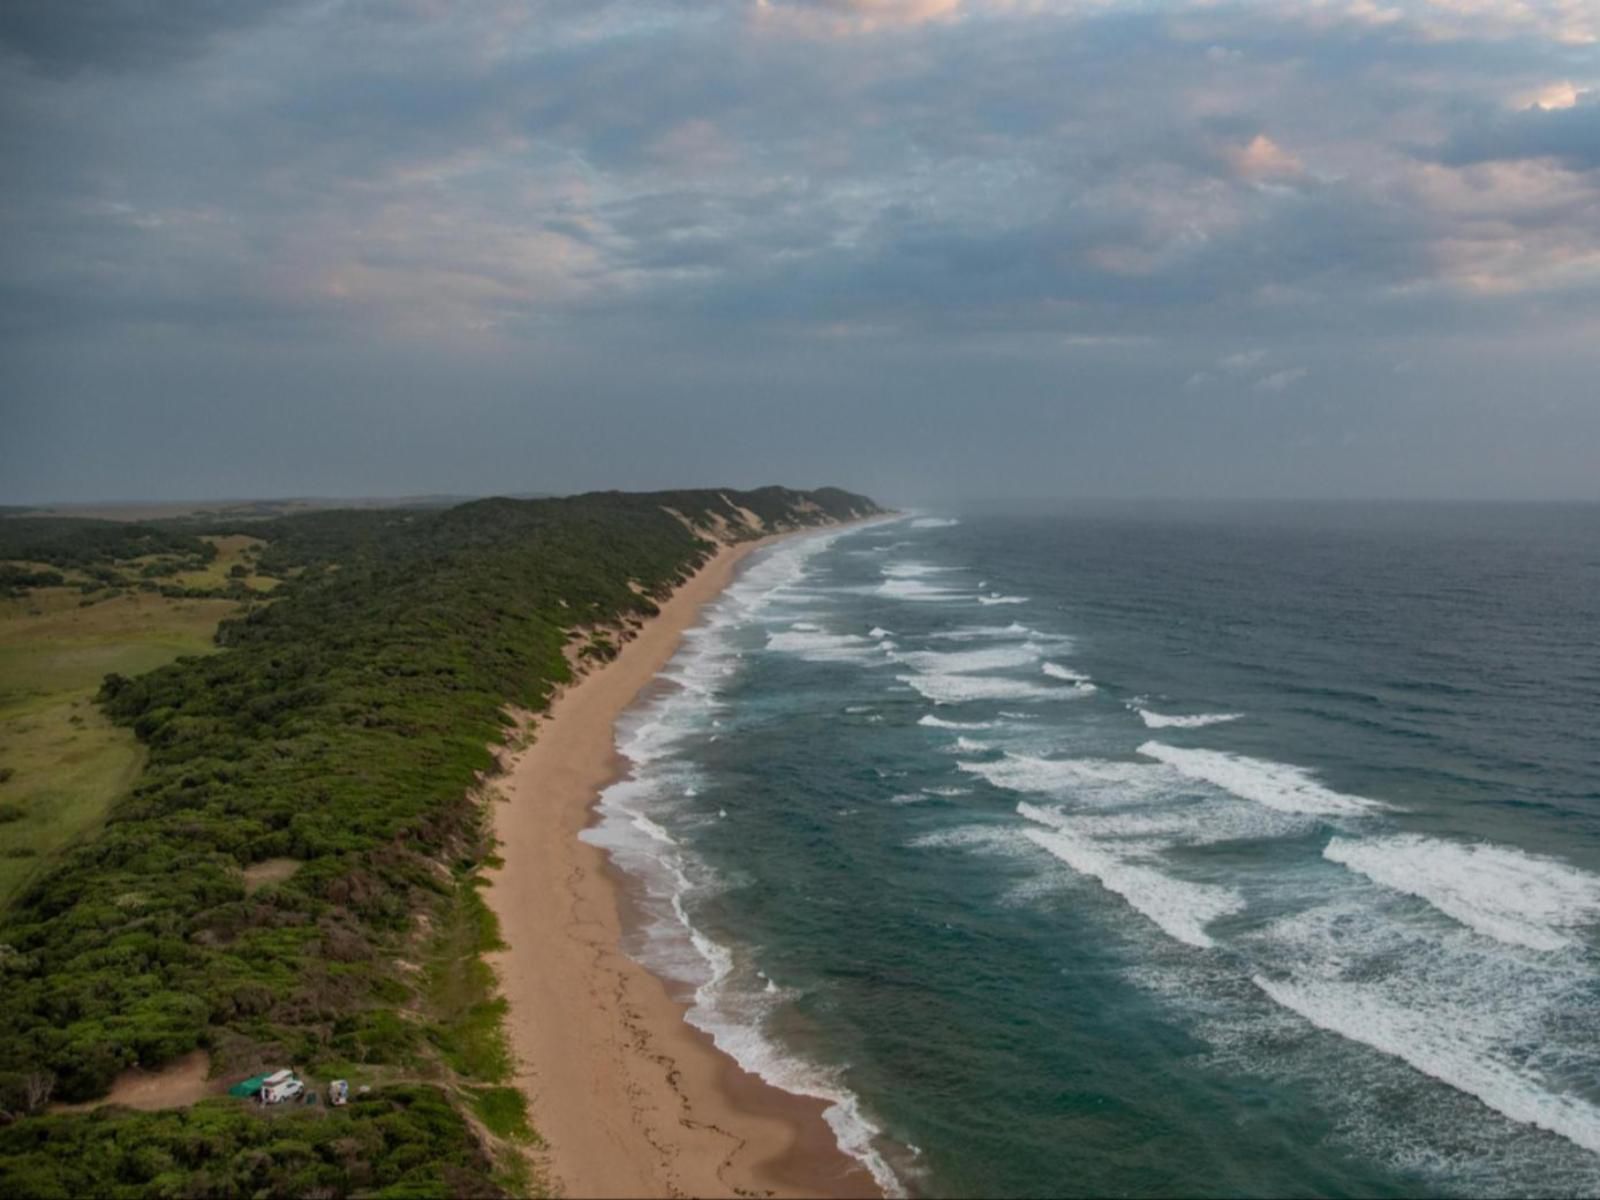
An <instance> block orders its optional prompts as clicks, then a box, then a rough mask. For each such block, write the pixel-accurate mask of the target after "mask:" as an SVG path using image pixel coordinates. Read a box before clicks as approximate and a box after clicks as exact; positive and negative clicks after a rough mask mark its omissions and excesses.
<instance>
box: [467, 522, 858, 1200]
mask: <svg viewBox="0 0 1600 1200" xmlns="http://www.w3.org/2000/svg"><path fill="white" fill-rule="evenodd" d="M778 536H786V535H778ZM773 540H775V539H774V538H772V537H767V538H762V539H760V540H758V541H749V542H740V543H736V544H734V545H731V546H723V547H721V548H720V549H719V550H718V552H717V553H716V555H715V556H714V557H713V558H712V559H711V560H710V561H709V562H707V563H706V565H705V566H703V567H702V568H701V569H700V570H699V571H698V572H697V573H696V574H695V575H694V576H693V577H692V578H691V579H690V580H689V581H688V582H686V583H685V584H684V585H682V586H681V587H680V588H678V589H677V591H676V592H674V593H673V595H672V597H671V598H670V599H669V600H668V601H666V602H665V603H664V604H663V605H662V606H661V612H660V615H659V616H656V617H654V618H652V619H651V620H650V621H649V622H648V623H646V624H645V626H644V627H643V628H642V629H641V630H640V631H639V633H638V636H637V637H635V638H634V639H633V640H632V641H630V642H627V643H626V644H625V645H624V646H623V647H622V648H621V650H620V652H619V653H618V655H617V656H616V658H615V659H614V660H613V661H611V662H609V663H607V664H605V665H604V666H601V667H599V668H597V669H595V670H594V671H592V672H591V673H590V674H588V675H587V676H585V677H584V678H582V679H581V680H580V681H579V682H577V683H576V684H575V685H573V686H572V687H570V688H569V689H568V690H567V691H566V692H565V693H564V694H563V695H561V696H560V697H559V698H557V699H556V700H555V702H554V703H553V704H552V705H551V706H550V708H549V711H548V712H547V713H546V714H545V715H544V716H542V717H541V718H539V720H538V721H537V724H536V726H535V727H534V730H533V732H534V741H533V744H532V745H531V746H530V747H529V748H527V749H526V750H525V751H523V752H521V753H520V754H519V755H517V757H516V758H515V760H514V762H513V763H512V765H511V767H510V771H509V774H508V776H507V777H506V778H505V779H504V780H502V781H501V791H502V792H503V793H504V794H505V796H506V800H507V802H506V803H503V804H497V805H495V806H494V808H495V812H494V819H495V830H496V834H497V835H498V838H499V840H500V843H501V850H500V853H501V857H502V858H503V860H504V864H505V865H504V866H503V867H501V868H500V869H498V870H496V871H495V872H493V873H492V875H491V878H492V880H493V886H492V887H491V888H490V889H488V891H487V892H486V898H487V900H488V903H489V905H490V907H491V908H492V909H493V910H494V912H495V913H496V915H497V916H498V918H499V920H500V925H501V929H502V931H503V936H504V939H505V942H506V943H507V946H508V947H509V948H508V949H507V950H505V951H503V952H500V953H498V954H496V955H494V956H492V957H491V962H492V963H493V965H494V967H495V969H496V971H497V972H498V973H499V976H500V981H501V988H502V991H503V993H504V994H505V996H506V997H507V999H508V1000H509V1002H510V1013H509V1015H508V1018H507V1022H506V1024H507V1028H508V1030H509V1032H510V1035H511V1040H512V1046H513V1049H514V1051H515V1053H516V1056H517V1058H518V1060H519V1067H518V1073H517V1083H518V1084H519V1086H521V1087H522V1088H523V1090H524V1092H525V1093H526V1095H527V1097H528V1102H529V1106H530V1109H531V1115H532V1118H533V1124H534V1126H535V1128H537V1129H538V1130H539V1131H540V1133H541V1135H542V1136H543V1138H544V1139H545V1141H546V1143H547V1151H546V1155H545V1159H544V1162H543V1164H542V1166H543V1169H544V1171H545V1173H546V1177H547V1179H548V1182H549V1183H550V1185H551V1186H552V1187H553V1188H554V1189H555V1190H556V1191H558V1192H560V1193H564V1194H570V1195H581V1196H666V1195H695V1196H732V1195H740V1194H744V1195H748V1194H751V1193H760V1194H770V1193H776V1194H780V1195H786V1196H866V1195H877V1194H879V1190H878V1188H877V1187H876V1185H875V1183H874V1181H873V1179H872V1177H871V1176H870V1175H869V1174H868V1173H867V1172H866V1170H865V1169H863V1168H862V1167H861V1166H860V1164H858V1163H857V1162H855V1161H854V1160H853V1159H851V1158H849V1157H848V1156H846V1155H845V1154H844V1153H843V1152H842V1151H841V1150H840V1149H839V1148H838V1145H837V1143H836V1142H835V1140H834V1136H833V1133H832V1131H831V1130H830V1129H829V1127H828V1126H827V1124H826V1123H825V1122H824V1120H823V1118H822V1111H823V1108H824V1107H825V1106H824V1104H823V1102H822V1101H819V1100H815V1099H811V1098H808V1097H801V1096H795V1095H792V1094H790V1093H788V1092H784V1091H781V1090H780V1089H777V1088H774V1087H772V1086H770V1085H768V1084H767V1083H765V1082H764V1081H762V1080H761V1079H759V1078H757V1077H756V1076H754V1075H751V1074H750V1073H748V1072H746V1071H744V1070H742V1069H741V1068H740V1067H739V1066H738V1065H737V1064H735V1063H734V1062H733V1061H732V1060H731V1059H730V1058H728V1057H727V1056H726V1055H724V1054H722V1053H721V1052H720V1051H719V1050H717V1049H716V1047H715V1046H714V1045H713V1044H712V1042H711V1039H710V1038H709V1037H707V1036H706V1035H705V1034H703V1033H701V1032H700V1031H698V1030H696V1029H694V1028H692V1027H691V1026H689V1025H688V1024H687V1023H686V1022H685V1021H684V1019H683V1018H684V1012H685V1007H684V1005H682V1004H681V1003H679V1002H677V1001H676V1000H674V999H673V998H672V996H671V995H670V994H669V993H668V989H667V987H666V985H665V984H663V983H662V981H661V980H659V979H657V978H656V977H655V976H654V975H652V974H651V973H650V972H649V971H647V970H645V969H644V968H643V967H641V966H640V965H638V964H637V963H635V962H633V961H632V960H631V959H629V958H628V957H627V956H626V955H625V954H624V953H623V951H622V948H621V938H622V935H623V932H624V921H625V917H624V905H625V897H624V896H623V893H622V891H621V884H622V882H623V881H622V880H621V879H620V878H619V877H618V876H617V874H616V872H615V871H614V869H613V868H612V867H611V866H610V864H609V862H608V860H607V858H606V855H605V853H604V852H603V851H602V850H600V849H598V848H597V847H594V846H591V845H589V844H587V843H585V842H582V841H580V840H579V837H578V835H579V833H580V832H582V830H583V829H585V828H586V827H587V826H588V825H589V824H590V822H591V820H592V818H593V810H594V805H595V802H596V800H597V799H598V797H599V794H600V792H601V790H602V789H603V788H605V787H606V786H607V785H608V784H609V783H611V782H613V781H614V780H615V779H617V778H619V777H620V776H621V775H622V774H623V773H624V772H625V771H626V770H627V767H628V764H627V761H626V760H625V759H623V758H621V757H620V756H619V755H618V754H617V752H616V747H615V723H616V720H617V718H618V717H619V716H620V715H621V714H622V713H623V712H624V711H625V710H626V709H627V708H628V707H629V706H630V705H631V704H632V703H633V702H634V700H635V699H636V698H637V697H638V695H639V693H640V692H641V690H642V689H644V688H645V687H647V686H648V685H649V684H650V682H651V681H652V680H653V679H654V678H655V677H656V675H657V674H658V673H659V672H660V671H661V670H662V668H663V667H665V666H666V664H667V663H668V661H669V660H670V659H671V658H672V656H673V654H674V653H675V652H676V650H677V648H678V644H679V642H680V640H681V638H682V635H683V632H684V631H685V630H686V629H688V628H689V627H690V626H691V625H693V624H694V623H695V621H696V620H697V618H698V617H699V614H700V612H701V609H702V608H703V607H704V606H705V605H706V604H707V603H708V602H710V601H711V600H713V599H715V598H716V596H717V595H718V594H719V593H720V592H721V591H722V590H723V588H725V587H726V586H727V585H728V583H729V582H730V581H731V580H732V579H733V578H734V576H735V573H736V571H737V569H738V567H739V565H740V564H741V563H742V562H743V561H744V560H745V558H746V557H747V556H748V555H749V554H750V552H751V551H753V550H755V549H757V548H758V547H760V546H762V545H765V544H767V543H769V542H771V541H773Z"/></svg>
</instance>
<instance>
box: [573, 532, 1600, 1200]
mask: <svg viewBox="0 0 1600 1200" xmlns="http://www.w3.org/2000/svg"><path fill="white" fill-rule="evenodd" d="M1597 598H1600V509H1597V508H1594V507H1570V508H1564V507H1555V506H1500V507H1496V506H1390V507H1381V506H1374V507H1359V506H1329V507H1316V506H1302V507H1287V508H1282V507H1280V508H1271V509H1269V508H1261V507H1242V506H1241V507H1215V506H1214V507H1198V508H1190V509H1185V510H1174V509H1169V508H1160V507H1143V508H1129V507H1124V508H1099V509H1088V510H1076V511H1058V512H1049V513H968V514H959V515H955V514H952V515H950V517H949V518H948V519H945V520H939V519H929V518H924V519H920V520H904V521H899V522H895V523H892V524H885V525H881V526H876V527H871V528H867V529H862V530H857V531H853V532H850V533H847V534H844V535H840V536H835V537H832V538H824V539H812V540H810V541H808V542H791V543H786V544H784V545H782V546H780V547H778V548H777V549H776V550H774V551H768V552H765V554H764V557H763V558H762V560H761V561H758V562H757V563H756V564H755V565H754V566H753V567H752V568H751V569H750V570H749V571H748V572H747V573H746V574H745V576H744V577H743V578H742V579H741V581H740V582H739V584H737V585H736V586H735V588H733V589H732V590H731V591H730V593H729V594H728V596H727V598H726V599H725V601H724V602H723V603H721V604H720V605H719V606H718V608H717V609H716V611H715V612H714V613H713V615H712V617H711V620H710V622H709V623H708V625H707V626H706V627H705V628H704V629H702V630H700V631H698V632H697V633H696V635H695V636H694V637H693V639H692V640H691V643H690V644H689V645H688V646H687V647H686V649H685V651H684V653H683V654H682V655H680V656H679V659H678V660H677V661H676V663H675V664H674V667H673V670H672V672H671V673H672V675H673V676H674V677H675V681H676V683H675V686H674V687H672V688H670V689H669V690H667V691H666V692H664V693H663V694H662V695H660V696H658V697H656V698H655V699H654V700H652V701H651V702H650V703H649V704H647V705H645V706H644V707H642V708H641V709H640V710H638V711H636V712H635V713H634V714H633V715H632V716H631V717H630V718H629V724H628V729H627V733H626V736H625V739H624V748H625V750H626V751H627V753H628V754H629V756H630V757H632V758H634V759H635V761H636V762H637V764H638V768H637V770H636V773H635V775H636V777H635V779H634V780H632V781H630V782H629V783H626V784H623V785H619V787H618V788H616V789H613V791H612V792H611V793H610V794H608V796H607V798H606V802H605V811H606V813H607V817H606V821H605V823H604V825H603V827H602V829H601V830H600V831H598V833H597V834H596V837H597V840H600V841H602V842H603V843H605V844H607V845H608V846H610V847H611V848H612V849H613V851H614V852H615V853H616V855H617V857H618V859H619V861H620V862H622V863H623V865H625V866H627V867H628V868H629V869H630V870H633V871H635V872H637V874H638V877H639V878H640V879H641V881H642V882H643V883H644V885H645V887H646V888H647V889H648V892H649V895H650V900H649V901H648V906H649V909H650V912H651V913H652V915H653V919H652V921H651V922H649V924H648V926H647V928H646V929H644V930H642V931H641V933H640V935H639V938H638V940H637V943H636V945H635V946H634V949H635V950H636V952H637V953H638V954H639V955H640V956H641V957H642V958H644V959H645V960H646V961H648V962H651V963H652V964H653V965H655V966H656V967H657V968H658V969H661V970H663V971H665V972H666V973H667V974H669V975H671V976H673V977H674V978H676V979H678V980H680V981H681V982H682V986H683V987H684V989H685V991H686V993H687V992H690V991H692V992H694V994H695V998H696V1005H695V1008H694V1010H693V1019H694V1020H696V1021H697V1022H698V1023H700V1024H702V1025H703V1026H704V1027H706V1028H707V1029H709V1030H710V1031H711V1032H712V1033H713V1034H714V1035H715V1036H716V1037H717V1038H718V1040H719V1042H720V1043H721V1044H723V1045H724V1046H725V1047H726V1048H727V1049H729V1051H730V1052H731V1053H734V1054H735V1055H736V1056H737V1057H739V1058H740V1059H741V1061H744V1062H745V1063H746V1064H747V1065H749V1066H751V1067H753V1068H755V1069H758V1070H760V1071H761V1072H762V1073H763V1074H766V1075H767V1076H768V1077H769V1078H772V1079H773V1080H774V1081H776V1082H779V1083H782V1084H784V1085H785V1086H789V1087H792V1088H795V1089H796V1090H804V1091H810V1092H814V1093H816V1094H820V1095H825V1096H827V1097H830V1098H831V1099H833V1100H834V1101H836V1104H835V1108H834V1111H833V1118H834V1120H835V1124H836V1128H838V1129H839V1131H840V1134H841V1140H842V1141H843V1142H844V1143H845V1144H846V1146H847V1148H849V1149H851V1150H852V1151H853V1152H856V1153H858V1154H859V1155H861V1156H862V1157H863V1159H864V1160H865V1161H867V1162H868V1163H869V1165H871V1166H872V1167H873V1168H874V1169H875V1170H876V1171H878V1173H879V1174H880V1177H881V1178H883V1179H884V1180H885V1181H886V1182H887V1183H890V1184H892V1185H893V1186H897V1187H900V1188H903V1189H905V1190H908V1191H911V1192H913V1193H917V1194H930V1195H978V1194H984V1195H1019V1196H1020V1195H1041V1194H1046V1195H1170V1194H1183V1195H1249V1196H1282V1195H1402V1194H1403V1195H1411V1194H1419V1193H1423V1194H1440V1195H1462V1194H1477V1195H1503V1194H1519V1195H1546V1194H1587V1195H1593V1194H1596V1193H1600V1039H1597V1030H1600V1024H1597V1021H1596V1017H1597V1015H1600V940H1597V929H1596V922H1597V921H1600V736H1597V733H1596V728H1595V720H1596V717H1597V715H1600V599H1597Z"/></svg>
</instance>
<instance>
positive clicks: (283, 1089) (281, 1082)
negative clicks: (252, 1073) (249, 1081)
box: [261, 1069, 306, 1104]
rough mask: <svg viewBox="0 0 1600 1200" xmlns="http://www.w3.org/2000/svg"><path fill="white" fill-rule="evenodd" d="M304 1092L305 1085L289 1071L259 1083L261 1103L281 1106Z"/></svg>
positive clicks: (277, 1073) (273, 1075)
mask: <svg viewBox="0 0 1600 1200" xmlns="http://www.w3.org/2000/svg"><path fill="white" fill-rule="evenodd" d="M305 1090H306V1085H305V1084H303V1083H301V1082H300V1081H299V1080H298V1079H296V1078H295V1074H294V1072H293V1071H290V1070H287V1069H285V1070H282V1071H278V1072H276V1073H275V1074H272V1075H268V1076H267V1077H266V1078H265V1079H263V1080H262V1081H261V1103H263V1104H283V1103H285V1102H286V1101H289V1100H293V1099H294V1098H295V1097H297V1096H299V1095H300V1094H301V1093H302V1092H304V1091H305Z"/></svg>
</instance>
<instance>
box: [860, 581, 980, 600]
mask: <svg viewBox="0 0 1600 1200" xmlns="http://www.w3.org/2000/svg"><path fill="white" fill-rule="evenodd" d="M877 594H878V595H880V596H886V597H888V598H889V599H891V600H913V601H918V602H922V603H936V604H937V603H949V602H951V601H954V600H965V599H967V596H966V594H965V593H962V592H959V591H957V590H955V589H954V588H944V587H936V586H935V585H933V584H931V583H924V582H923V581H922V580H920V579H885V580H884V581H883V582H882V583H880V584H879V585H878V587H877Z"/></svg>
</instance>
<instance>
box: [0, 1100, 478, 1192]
mask: <svg viewBox="0 0 1600 1200" xmlns="http://www.w3.org/2000/svg"><path fill="white" fill-rule="evenodd" d="M491 1169H492V1164H491V1162H490V1160H489V1159H488V1158H487V1157H486V1156H485V1154H484V1152H483V1150H482V1149H481V1148H480V1147H479V1146H478V1144H477V1142H476V1141H475V1139H473V1138H472V1137H471V1136H470V1134H469V1133H468V1132H467V1130H466V1128H465V1127H464V1126H463V1124H462V1121H461V1118H460V1115H459V1114H458V1113H457V1112H456V1111H455V1109H454V1108H453V1107H452V1106H451V1105H450V1103H449V1101H448V1100H447V1099H446V1098H445V1097H444V1096H443V1095H442V1094H441V1093H440V1092H439V1091H438V1089H436V1088H431V1087H406V1086H394V1087H388V1088H381V1089H377V1090H374V1091H373V1092H371V1093H368V1094H367V1095H366V1096H358V1097H353V1098H352V1100H351V1103H350V1105H349V1107H348V1108H345V1109H339V1110H335V1111H332V1112H324V1111H321V1110H320V1109H305V1108H289V1109H286V1110H284V1111H276V1112H268V1113H258V1112H256V1111H255V1110H254V1109H253V1108H252V1107H251V1106H250V1105H248V1104H243V1103H240V1102H238V1101H235V1100H226V1099H220V1100H206V1101H202V1102H201V1103H199V1104H196V1105H194V1106H193V1107H191V1108H187V1109H173V1110H168V1111H165V1112H141V1113H136V1112H130V1111H129V1110H127V1109H115V1108H108V1109H101V1110H99V1111H97V1112H94V1113H87V1114H82V1115H73V1116H42V1117H34V1118H31V1119H29V1120H26V1121H19V1122H17V1123H15V1124H13V1125H10V1126H8V1127H5V1128H0V1192H3V1193H4V1194H5V1195H7V1196H28V1197H41V1198H45V1197H61V1198H62V1200H69V1198H71V1197H79V1196H103V1197H124V1196H125V1197H145V1196H171V1197H189V1196H338V1195H348V1194H350V1193H352V1192H358V1193H360V1194H362V1195H364V1196H371V1197H388V1198H393V1200H398V1198H400V1197H405V1198H407V1200H412V1198H420V1197H439V1198H441V1200H443V1198H445V1197H451V1196H482V1195H495V1194H498V1189H496V1188H494V1187H493V1185H492V1184H491V1185H488V1186H486V1183H487V1176H488V1173H489V1171H490V1170H491Z"/></svg>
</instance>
